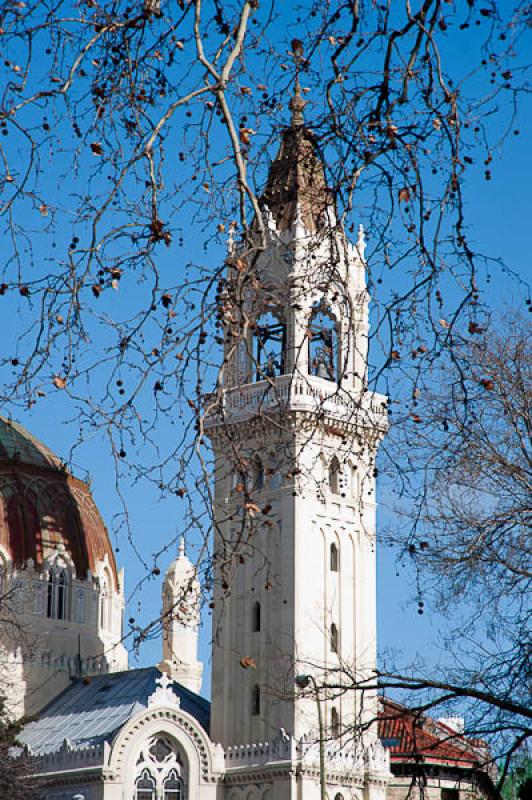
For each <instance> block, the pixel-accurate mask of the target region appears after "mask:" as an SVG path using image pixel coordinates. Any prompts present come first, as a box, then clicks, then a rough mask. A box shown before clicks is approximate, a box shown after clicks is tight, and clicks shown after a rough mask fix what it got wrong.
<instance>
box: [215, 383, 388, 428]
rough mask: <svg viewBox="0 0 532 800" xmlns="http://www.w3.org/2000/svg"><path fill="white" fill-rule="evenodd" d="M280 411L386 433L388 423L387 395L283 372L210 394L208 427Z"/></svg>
mask: <svg viewBox="0 0 532 800" xmlns="http://www.w3.org/2000/svg"><path fill="white" fill-rule="evenodd" d="M279 411H287V412H302V413H312V414H319V415H320V417H322V418H324V419H326V418H327V419H329V420H331V421H336V422H338V423H339V424H350V425H355V426H357V427H364V428H367V427H376V428H377V430H379V431H381V432H382V433H384V432H385V431H386V429H387V427H388V423H387V399H386V397H385V396H384V395H381V394H377V393H375V392H364V393H363V394H362V395H356V394H355V393H354V392H352V391H350V390H349V389H348V388H343V387H342V386H338V385H337V384H336V383H333V382H332V381H329V380H326V379H325V378H318V377H316V376H314V375H301V374H297V375H296V374H290V375H279V376H278V377H276V378H272V380H263V381H257V382H256V383H246V384H243V385H242V386H238V387H235V388H232V389H223V390H221V392H220V393H219V394H218V395H216V394H211V395H209V396H208V397H207V398H206V402H205V412H206V421H205V427H206V429H207V430H208V429H212V428H215V427H218V426H219V425H222V424H227V423H229V424H233V423H235V422H240V421H244V420H249V419H251V418H253V417H258V416H262V415H264V416H266V415H268V414H273V413H278V412H279Z"/></svg>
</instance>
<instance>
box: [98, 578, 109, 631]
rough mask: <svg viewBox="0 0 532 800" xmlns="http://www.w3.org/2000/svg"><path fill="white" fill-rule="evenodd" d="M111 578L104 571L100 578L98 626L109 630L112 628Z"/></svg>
mask: <svg viewBox="0 0 532 800" xmlns="http://www.w3.org/2000/svg"><path fill="white" fill-rule="evenodd" d="M111 586H112V584H111V579H110V577H109V574H108V573H107V572H104V574H103V575H102V577H101V579H100V628H102V629H103V630H106V631H110V630H111V628H112V617H111V611H112V591H111Z"/></svg>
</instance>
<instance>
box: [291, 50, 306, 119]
mask: <svg viewBox="0 0 532 800" xmlns="http://www.w3.org/2000/svg"><path fill="white" fill-rule="evenodd" d="M292 56H293V58H294V64H295V81H294V95H293V97H292V98H291V100H290V103H289V104H288V107H289V108H290V111H291V112H292V119H291V127H292V128H301V127H302V126H303V125H304V122H305V120H304V118H303V111H304V109H305V106H306V102H305V101H304V100H303V98H302V97H301V83H300V80H299V75H300V72H301V64H302V62H303V42H302V41H301V40H300V39H292Z"/></svg>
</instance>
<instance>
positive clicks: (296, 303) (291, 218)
mask: <svg viewBox="0 0 532 800" xmlns="http://www.w3.org/2000/svg"><path fill="white" fill-rule="evenodd" d="M290 105H291V110H292V124H291V126H290V127H289V128H287V129H285V130H284V132H283V134H282V142H281V146H280V150H279V153H278V155H277V157H276V159H275V160H274V162H273V163H272V165H271V168H270V172H269V177H268V182H267V185H266V188H265V191H264V193H263V196H262V198H261V208H262V224H263V229H264V230H263V233H261V231H260V224H259V223H258V221H257V220H255V223H254V227H253V231H254V233H253V240H252V242H251V243H250V242H249V241H248V242H247V243H244V242H240V243H237V244H235V243H233V242H232V241H231V242H230V245H229V251H230V252H229V258H228V263H229V268H228V276H227V282H226V283H225V285H221V286H220V305H221V314H220V324H221V327H222V328H223V330H224V340H225V359H224V368H223V370H222V373H221V374H222V381H221V382H220V386H219V388H218V392H217V393H216V395H213V396H212V397H211V398H210V401H209V407H208V409H207V413H208V417H207V429H208V432H209V435H210V437H211V440H212V444H213V449H214V454H215V518H216V522H217V525H216V530H215V563H214V569H215V581H214V586H215V592H214V629H213V636H214V639H213V673H212V698H213V699H212V717H211V735H212V738H213V739H214V741H217V742H221V743H222V744H223V746H224V747H225V748H230V750H229V752H230V753H231V754H232V755H231V758H233V757H234V758H237V754H238V753H241V752H243V751H241V750H239V749H238V746H241V745H245V744H246V743H257V742H262V743H264V742H272V740H275V739H276V737H279V733H280V732H281V738H282V740H283V741H288V740H290V741H293V742H297V743H299V744H297V748H300V747H301V746H302V745H301V742H302V741H309V740H313V741H316V740H318V739H321V740H323V739H324V738H325V739H326V740H327V741H328V742H329V743H335V745H337V746H338V747H339V748H341V747H343V743H344V742H345V743H346V744H347V743H349V746H350V747H351V756H350V758H351V761H349V759H348V760H347V761H346V762H345V763H344V762H342V763H343V764H344V766H343V767H342V768H341V769H340V768H339V767H338V765H336V766H335V769H337V770H338V769H339V770H340V772H339V773H338V774H339V775H341V774H342V769H345V770H346V773H345V774H346V775H347V773H348V772H350V774H351V777H350V778H349V779H348V778H347V777H346V778H345V784H343V783H342V780H343V779H340V778H338V776H337V778H335V783H336V785H337V786H338V785H340V786H344V787H345V786H353V785H355V783H356V781H355V779H354V777H353V775H355V774H356V775H358V777H357V779H356V780H357V781H358V785H360V786H362V785H364V786H365V792H366V796H369V794H371V796H372V797H379V796H382V792H384V787H385V784H386V778H385V777H383V775H384V776H385V775H386V772H387V766H386V755H385V754H384V753H383V751H382V748H380V745H379V744H378V743H377V742H376V741H375V740H376V725H370V726H369V727H368V726H367V725H365V724H362V723H368V722H369V721H370V720H374V719H375V718H376V714H377V700H376V695H375V692H373V691H369V692H365V693H363V692H355V691H348V692H341V691H340V692H329V693H325V692H323V691H322V692H318V696H319V700H320V703H319V708H320V711H321V717H322V721H321V730H319V729H320V725H319V717H318V705H317V703H316V695H315V693H314V694H312V693H311V692H308V691H307V692H304V693H303V695H301V693H300V692H299V691H298V689H297V688H296V684H295V678H296V677H297V676H301V675H310V676H312V678H313V679H314V681H315V682H316V684H314V683H313V681H312V678H311V680H310V685H311V686H312V685H318V686H319V685H320V684H321V683H322V682H323V681H324V680H327V679H329V680H333V681H335V682H340V683H342V682H345V681H348V679H347V675H346V672H347V671H348V672H349V673H350V675H351V677H352V679H354V680H364V679H366V678H371V677H372V676H373V675H374V670H375V668H376V597H375V510H376V504H375V475H376V471H375V457H376V451H377V447H378V444H379V442H380V440H381V439H382V437H383V435H384V433H385V431H386V427H387V415H386V398H385V397H383V396H381V395H377V394H375V393H373V392H369V391H368V390H367V334H368V300H369V298H368V293H367V290H366V282H365V261H364V248H365V243H364V233H363V230H362V228H360V230H359V235H358V241H357V243H356V244H351V243H350V242H349V241H348V239H347V236H346V234H345V232H344V229H343V227H342V224H341V222H340V221H338V219H337V216H336V209H335V203H334V198H333V194H332V192H331V190H330V189H329V188H328V187H327V184H326V179H325V171H324V167H323V162H322V160H321V158H320V155H319V153H318V147H317V142H316V139H315V137H314V135H313V134H312V132H311V131H310V130H308V129H307V128H306V127H305V126H304V123H303V115H302V111H303V106H304V102H303V101H302V99H301V97H300V94H299V90H298V85H297V84H296V94H295V96H294V98H293V99H292V101H291V104H290ZM341 667H345V668H346V671H343V670H342V669H341ZM356 731H361V732H362V731H364V733H363V734H362V733H361V735H360V738H359V741H358V743H356V747H355V743H354V739H355V738H356V736H355V737H353V733H354V732H355V734H356ZM283 746H284V745H283ZM235 747H236V750H235V749H234V748H235ZM297 748H296V749H297ZM355 749H356V750H357V752H356V753H355ZM266 751H267V748H266V749H263V750H262V751H261V752H266ZM268 752H269V750H268ZM298 752H299V753H300V756H299V757H302V756H301V753H302V752H303V751H302V750H298ZM368 753H371V757H370V756H368ZM363 754H365V755H363ZM238 757H239V758H240V756H238ZM256 757H257V756H255V758H256ZM268 758H270V759H271V760H277V761H279V760H280V757H279V754H278V752H277V751H276V752H275V753H273V754H270V755H269V756H268ZM236 763H237V762H235V764H236ZM348 763H349V765H350V766H347V764H348ZM361 764H362V765H363V764H365V766H361ZM357 765H358V766H357ZM358 770H362V772H361V773H360V774H359V773H358ZM371 770H373V773H372V774H377V773H379V775H378V779H377V780H376V782H374V783H373V784H372V780H373V779H370V778H368V775H369V774H370V772H371ZM302 774H303V773H302ZM313 774H314V778H315V777H316V771H315V770H314V773H313ZM361 775H362V776H364V775H365V776H366V777H365V778H364V777H361ZM353 781H355V783H353ZM370 785H371V786H373V788H374V789H375V791H371V792H370V790H369V789H368V787H369V786H370ZM286 791H287V793H285V790H284V789H283V790H282V791H281V789H279V790H277V789H276V790H275V792H274V794H273V795H272V796H273V797H274V798H277V797H279V798H280V797H283V798H284V797H287V798H288V797H290V798H291V797H295V796H296V794H295V791H296V790H295V788H294V789H293V791H292V790H288V789H287V790H286ZM312 791H314V790H312ZM312 791H311V790H309V792H310V793H309V795H308V796H312V797H314V796H315V795H314V794H312ZM368 793H369V794H368ZM303 794H304V796H307V794H305V791H304V792H303ZM300 796H301V795H300V794H297V797H300ZM316 796H317V795H316ZM329 796H333V795H329ZM334 796H335V795H334Z"/></svg>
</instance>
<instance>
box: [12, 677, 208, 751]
mask: <svg viewBox="0 0 532 800" xmlns="http://www.w3.org/2000/svg"><path fill="white" fill-rule="evenodd" d="M160 676H161V673H160V671H159V670H158V669H157V668H156V667H147V668H145V669H132V670H128V671H126V672H113V673H109V674H108V675H98V676H95V677H91V678H85V679H82V680H76V681H73V682H72V684H71V685H70V686H69V687H68V688H67V689H65V690H64V691H63V692H62V693H61V694H60V695H58V696H57V697H56V698H55V699H54V700H52V702H51V703H49V704H48V705H47V706H46V707H45V708H44V709H43V710H42V711H41V712H40V714H39V715H38V718H37V719H36V720H34V721H33V722H29V723H28V724H27V725H25V726H24V728H23V730H22V733H21V734H20V735H19V737H18V739H19V742H20V743H21V744H25V745H27V746H28V747H29V748H30V750H31V752H32V753H34V754H35V755H44V754H45V753H53V752H55V751H57V750H59V748H60V747H61V745H62V744H63V742H64V740H65V739H67V740H68V742H69V744H70V746H71V747H72V748H84V747H88V746H90V745H97V744H102V743H103V742H104V741H106V740H107V741H109V742H110V741H111V740H112V738H113V736H114V735H115V733H117V732H118V731H119V730H120V728H122V726H123V725H124V724H125V723H126V722H127V720H128V719H130V718H131V717H133V716H134V715H135V714H137V713H138V712H139V711H142V710H143V709H144V708H147V707H148V698H149V696H150V695H151V694H153V692H154V691H155V690H156V688H157V686H156V683H155V681H156V679H157V678H159V677H160ZM172 689H173V691H174V694H176V695H177V697H179V700H180V704H181V708H182V709H183V711H186V712H187V713H189V714H191V715H192V716H193V717H195V719H197V721H198V722H199V724H200V725H201V726H202V727H203V728H204V729H205V730H206V731H207V733H208V732H209V722H210V703H209V702H208V701H207V700H205V699H204V698H203V697H200V696H199V695H197V694H194V692H191V691H190V690H189V689H186V688H185V687H184V686H181V684H178V683H174V684H173V685H172Z"/></svg>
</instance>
